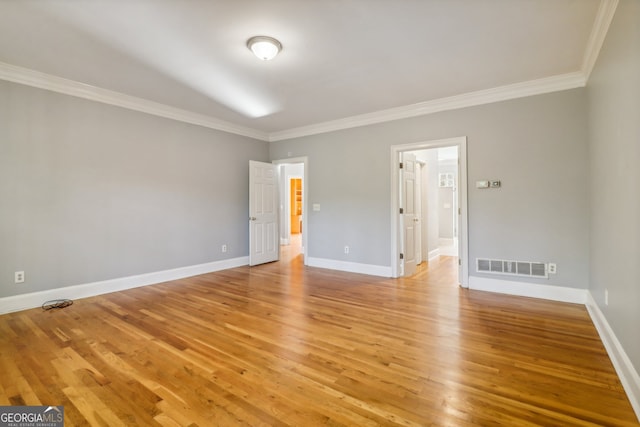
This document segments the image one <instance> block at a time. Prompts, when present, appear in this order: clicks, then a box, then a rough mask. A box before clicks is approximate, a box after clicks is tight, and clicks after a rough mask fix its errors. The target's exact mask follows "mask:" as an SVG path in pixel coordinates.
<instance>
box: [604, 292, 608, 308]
mask: <svg viewBox="0 0 640 427" xmlns="http://www.w3.org/2000/svg"><path fill="white" fill-rule="evenodd" d="M604 305H609V289H605V290H604Z"/></svg>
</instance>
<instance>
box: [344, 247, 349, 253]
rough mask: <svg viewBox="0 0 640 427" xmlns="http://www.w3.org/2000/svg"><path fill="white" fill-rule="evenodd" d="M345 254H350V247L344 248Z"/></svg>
mask: <svg viewBox="0 0 640 427" xmlns="http://www.w3.org/2000/svg"><path fill="white" fill-rule="evenodd" d="M344 253H345V254H348V253H349V246H345V247H344Z"/></svg>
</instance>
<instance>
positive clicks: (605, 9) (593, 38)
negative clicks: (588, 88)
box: [581, 0, 618, 81]
mask: <svg viewBox="0 0 640 427" xmlns="http://www.w3.org/2000/svg"><path fill="white" fill-rule="evenodd" d="M617 7H618V0H601V1H600V5H599V6H598V12H597V14H596V19H595V20H594V22H593V27H591V34H590V35H589V41H588V42H587V48H586V49H585V52H584V58H583V59H582V68H581V71H582V74H583V75H584V78H585V81H588V80H589V77H590V76H591V71H593V67H594V66H595V64H596V60H597V59H598V55H600V49H601V48H602V44H603V43H604V39H605V38H606V36H607V32H608V31H609V25H611V21H612V20H613V15H614V14H615V12H616V8H617Z"/></svg>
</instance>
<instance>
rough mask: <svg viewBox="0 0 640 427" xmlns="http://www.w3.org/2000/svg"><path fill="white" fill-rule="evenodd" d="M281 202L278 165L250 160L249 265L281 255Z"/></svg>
mask: <svg viewBox="0 0 640 427" xmlns="http://www.w3.org/2000/svg"><path fill="white" fill-rule="evenodd" d="M278 205H279V203H278V178H277V174H276V166H275V165H273V164H271V163H262V162H255V161H253V160H251V161H249V265H258V264H264V263H265V262H271V261H277V260H278V258H279V256H280V245H279V244H278V242H279V231H278V211H277V207H278Z"/></svg>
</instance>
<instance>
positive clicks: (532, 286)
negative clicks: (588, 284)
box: [469, 276, 587, 304]
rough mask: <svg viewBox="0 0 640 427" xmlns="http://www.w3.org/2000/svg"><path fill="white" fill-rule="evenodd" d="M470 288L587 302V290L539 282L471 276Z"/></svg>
mask: <svg viewBox="0 0 640 427" xmlns="http://www.w3.org/2000/svg"><path fill="white" fill-rule="evenodd" d="M469 289H475V290H479V291H488V292H498V293H501V294H508V295H518V296H521V297H532V298H542V299H548V300H553V301H562V302H571V303H575V304H585V303H586V302H587V290H586V289H576V288H568V287H565V286H552V285H540V284H537V283H527V282H514V281H511V280H500V279H491V278H486V277H477V276H469Z"/></svg>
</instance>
